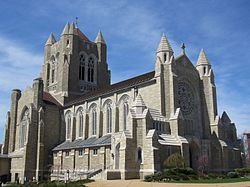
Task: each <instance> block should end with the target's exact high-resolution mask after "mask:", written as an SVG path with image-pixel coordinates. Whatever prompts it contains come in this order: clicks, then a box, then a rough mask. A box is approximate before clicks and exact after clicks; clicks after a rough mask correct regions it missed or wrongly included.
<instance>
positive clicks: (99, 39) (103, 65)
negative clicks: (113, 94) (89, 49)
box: [95, 31, 110, 87]
mask: <svg viewBox="0 0 250 187" xmlns="http://www.w3.org/2000/svg"><path fill="white" fill-rule="evenodd" d="M95 43H96V46H97V52H98V61H99V67H98V75H99V77H98V80H97V81H98V84H99V85H100V87H104V86H106V85H109V84H110V72H109V70H108V65H107V46H106V42H105V40H104V38H103V35H102V32H101V31H99V32H98V34H97V36H96V39H95Z"/></svg>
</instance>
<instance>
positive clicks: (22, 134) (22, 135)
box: [19, 109, 29, 148]
mask: <svg viewBox="0 0 250 187" xmlns="http://www.w3.org/2000/svg"><path fill="white" fill-rule="evenodd" d="M28 124H29V110H28V109H26V111H25V112H24V114H23V117H22V120H21V123H20V131H19V145H20V148H21V147H24V145H25V144H26V136H27V128H28Z"/></svg>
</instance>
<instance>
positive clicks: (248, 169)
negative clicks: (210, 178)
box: [234, 168, 250, 177]
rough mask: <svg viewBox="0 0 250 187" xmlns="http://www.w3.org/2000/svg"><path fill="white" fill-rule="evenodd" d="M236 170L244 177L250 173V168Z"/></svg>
mask: <svg viewBox="0 0 250 187" xmlns="http://www.w3.org/2000/svg"><path fill="white" fill-rule="evenodd" d="M234 171H235V172H236V173H238V174H239V175H240V176H242V177H244V176H246V175H249V174H250V168H237V169H235V170H234Z"/></svg>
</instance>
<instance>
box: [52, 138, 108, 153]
mask: <svg viewBox="0 0 250 187" xmlns="http://www.w3.org/2000/svg"><path fill="white" fill-rule="evenodd" d="M105 145H111V135H105V136H102V137H101V138H96V137H90V138H88V139H86V140H83V139H76V140H74V141H73V142H71V141H65V142H63V143H61V144H60V145H58V146H56V147H55V148H54V149H53V151H59V150H67V149H77V148H85V147H98V146H105Z"/></svg>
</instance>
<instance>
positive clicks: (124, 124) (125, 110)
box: [123, 102, 128, 130]
mask: <svg viewBox="0 0 250 187" xmlns="http://www.w3.org/2000/svg"><path fill="white" fill-rule="evenodd" d="M127 118H128V103H127V102H125V103H123V129H124V130H127V123H128V120H127Z"/></svg>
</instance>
